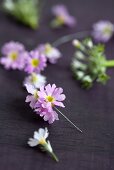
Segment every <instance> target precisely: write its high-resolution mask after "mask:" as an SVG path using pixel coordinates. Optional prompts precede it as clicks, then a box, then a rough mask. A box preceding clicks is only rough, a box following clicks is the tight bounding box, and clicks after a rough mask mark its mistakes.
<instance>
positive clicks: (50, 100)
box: [46, 96, 55, 103]
mask: <svg viewBox="0 0 114 170" xmlns="http://www.w3.org/2000/svg"><path fill="white" fill-rule="evenodd" d="M46 99H47V101H48V102H51V103H52V102H53V101H54V100H55V99H54V97H52V96H47V97H46Z"/></svg>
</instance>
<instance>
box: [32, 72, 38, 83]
mask: <svg viewBox="0 0 114 170" xmlns="http://www.w3.org/2000/svg"><path fill="white" fill-rule="evenodd" d="M31 81H32V82H33V83H35V82H37V81H38V77H37V76H36V74H34V73H33V74H32V77H31Z"/></svg>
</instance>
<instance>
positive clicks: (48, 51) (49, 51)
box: [37, 43, 61, 64]
mask: <svg viewBox="0 0 114 170" xmlns="http://www.w3.org/2000/svg"><path fill="white" fill-rule="evenodd" d="M37 49H38V50H39V52H40V53H42V54H44V55H45V56H46V57H47V59H48V60H49V62H50V63H52V64H55V63H56V62H57V60H58V59H59V58H60V57H61V53H60V51H59V50H58V49H57V48H55V47H53V46H52V45H51V44H49V43H46V44H41V45H39V46H38V48H37Z"/></svg>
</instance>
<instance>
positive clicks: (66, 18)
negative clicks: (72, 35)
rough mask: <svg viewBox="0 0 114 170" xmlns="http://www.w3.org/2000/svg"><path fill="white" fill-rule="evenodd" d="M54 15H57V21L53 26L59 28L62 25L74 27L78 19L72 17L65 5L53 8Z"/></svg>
mask: <svg viewBox="0 0 114 170" xmlns="http://www.w3.org/2000/svg"><path fill="white" fill-rule="evenodd" d="M52 13H53V14H54V15H55V17H56V18H55V20H53V22H52V26H55V27H59V26H61V25H67V26H69V27H74V26H75V24H76V19H75V18H74V17H73V16H71V15H70V14H69V12H68V10H67V8H66V6H65V5H62V4H61V5H56V6H54V7H53V8H52Z"/></svg>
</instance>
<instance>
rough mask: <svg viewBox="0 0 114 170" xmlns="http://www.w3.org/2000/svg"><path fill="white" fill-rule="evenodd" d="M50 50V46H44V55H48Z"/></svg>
mask: <svg viewBox="0 0 114 170" xmlns="http://www.w3.org/2000/svg"><path fill="white" fill-rule="evenodd" d="M51 50H52V47H51V45H50V44H46V46H45V53H46V54H47V53H50V51H51Z"/></svg>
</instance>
